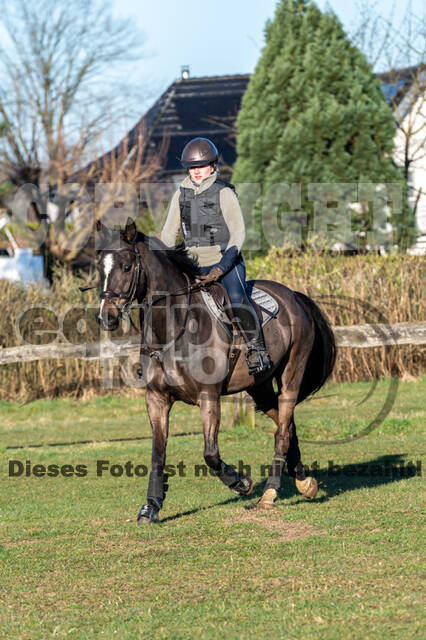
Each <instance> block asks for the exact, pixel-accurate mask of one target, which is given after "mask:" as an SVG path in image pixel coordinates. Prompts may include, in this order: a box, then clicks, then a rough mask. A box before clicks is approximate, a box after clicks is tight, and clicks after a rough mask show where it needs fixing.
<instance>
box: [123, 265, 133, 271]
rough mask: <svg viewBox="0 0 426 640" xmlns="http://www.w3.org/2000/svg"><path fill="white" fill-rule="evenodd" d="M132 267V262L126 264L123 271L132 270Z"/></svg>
mask: <svg viewBox="0 0 426 640" xmlns="http://www.w3.org/2000/svg"><path fill="white" fill-rule="evenodd" d="M131 268H132V265H131V264H126V265H125V266H124V267H123V271H130V269H131Z"/></svg>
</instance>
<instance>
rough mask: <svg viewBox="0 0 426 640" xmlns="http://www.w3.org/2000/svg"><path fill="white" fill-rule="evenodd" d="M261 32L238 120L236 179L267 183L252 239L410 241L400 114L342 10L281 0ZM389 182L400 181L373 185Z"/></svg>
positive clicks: (263, 185)
mask: <svg viewBox="0 0 426 640" xmlns="http://www.w3.org/2000/svg"><path fill="white" fill-rule="evenodd" d="M265 35H266V44H265V47H264V49H263V51H262V54H261V57H260V60H259V62H258V64H257V66H256V69H255V71H254V73H253V75H252V77H251V79H250V82H249V85H248V87H247V91H246V93H245V95H244V97H243V100H242V105H241V109H240V112H239V115H238V120H237V133H238V137H237V154H238V156H237V162H236V165H235V169H234V175H233V181H234V182H235V183H237V184H238V183H259V184H260V185H261V196H260V197H259V198H258V199H257V202H256V206H255V220H256V225H255V228H254V229H253V228H252V229H250V225H249V224H248V225H247V226H248V228H249V234H248V235H249V237H250V232H251V233H252V234H253V232H254V234H255V235H256V236H259V234H261V236H262V246H263V247H264V248H266V247H267V246H268V245H270V244H271V243H273V244H279V243H281V242H282V241H283V237H284V239H285V241H287V242H289V243H290V244H296V245H297V244H298V243H299V238H301V240H302V243H303V244H306V243H308V244H313V245H315V242H316V240H317V239H319V246H320V247H321V248H326V246H325V244H324V241H325V238H326V237H327V238H329V239H332V241H333V242H336V241H341V242H342V243H343V244H345V246H353V245H354V244H355V246H356V247H357V248H365V247H367V246H368V245H369V246H370V247H375V246H377V245H378V244H385V243H386V241H387V242H388V243H390V244H394V243H395V242H398V241H400V240H401V239H404V242H400V244H401V245H402V244H405V245H407V244H410V242H412V240H413V239H414V235H415V234H414V232H413V229H414V226H413V220H412V215H411V216H410V210H409V208H408V204H407V198H406V190H405V185H404V179H403V175H402V172H401V171H400V170H399V169H398V168H397V167H396V166H395V164H394V162H393V159H392V154H393V139H394V135H395V123H394V118H393V114H392V110H391V108H390V107H389V106H388V104H387V103H386V100H385V96H384V93H383V91H382V88H381V84H380V81H379V80H378V79H377V78H376V76H375V75H374V73H373V71H372V67H371V65H370V64H369V62H368V61H367V59H366V57H365V56H364V54H362V53H361V52H360V51H359V49H358V48H357V47H356V46H354V45H353V44H352V43H351V42H350V40H349V38H348V37H347V36H346V34H345V32H344V30H343V27H342V25H341V23H340V21H339V19H338V18H337V16H336V15H335V14H334V13H332V12H330V11H327V12H321V11H320V10H319V9H318V7H317V6H316V5H315V3H314V2H311V1H310V0H281V2H280V3H279V4H278V6H277V9H276V13H275V16H274V18H273V20H272V21H269V22H268V23H267V24H266V29H265ZM360 183H363V187H362V188H361V187H357V186H356V185H359V184H360ZM383 183H384V184H389V183H392V184H393V185H395V186H393V187H392V188H390V191H389V190H386V189H383V188H382V189H381V188H379V187H376V186H373V185H377V184H383ZM283 184H284V185H293V187H292V188H289V187H286V186H280V185H283ZM327 184H328V185H329V186H328V187H327V186H325V185H327ZM299 185H300V188H301V197H300V198H298V196H297V192H298V189H299V192H300V188H299ZM369 185H372V186H369ZM240 191H241V195H242V200H243V206H244V187H241V190H240ZM361 196H362V197H361ZM361 200H362V201H361ZM330 201H331V204H333V203H334V206H331V207H330ZM390 201H391V202H390ZM353 202H358V203H359V204H358V205H357V206H355V207H350V204H351V203H353ZM389 204H390V206H389ZM314 210H315V211H314ZM348 211H349V214H348ZM389 215H390V221H391V223H392V226H393V233H392V234H391V235H389V225H387V222H388V221H389ZM277 216H278V218H277ZM348 216H349V217H348ZM351 218H352V219H351ZM280 229H282V230H283V231H284V233H283V234H282V235H281V236H280ZM317 236H318V238H317ZM252 240H253V238H252ZM299 244H300V243H299ZM251 246H252V247H256V246H258V244H257V245H256V243H253V242H252V244H251Z"/></svg>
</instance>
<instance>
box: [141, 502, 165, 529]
mask: <svg viewBox="0 0 426 640" xmlns="http://www.w3.org/2000/svg"><path fill="white" fill-rule="evenodd" d="M157 522H160V517H159V515H158V509H156V508H155V507H153V506H152V504H144V505H143V507H142V508H141V510H140V511H139V514H138V520H137V523H138V525H142V524H156V523H157Z"/></svg>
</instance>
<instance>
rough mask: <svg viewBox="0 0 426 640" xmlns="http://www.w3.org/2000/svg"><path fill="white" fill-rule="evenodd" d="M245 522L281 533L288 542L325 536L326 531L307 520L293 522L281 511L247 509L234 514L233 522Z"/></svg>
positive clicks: (281, 536)
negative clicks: (316, 527) (320, 529)
mask: <svg viewBox="0 0 426 640" xmlns="http://www.w3.org/2000/svg"><path fill="white" fill-rule="evenodd" d="M235 521H237V522H245V523H250V524H251V523H253V524H257V525H259V526H261V527H264V528H265V529H267V530H268V531H273V532H274V533H277V534H279V538H280V540H285V541H287V542H289V541H291V540H297V539H299V538H307V537H308V536H324V535H326V532H325V531H319V530H318V529H315V527H313V526H312V525H311V524H308V523H307V522H294V521H293V522H291V521H288V520H286V519H285V517H284V515H283V513H282V512H280V511H274V510H271V511H252V510H245V511H243V512H242V513H240V514H239V515H236V514H235V516H234V518H233V522H235Z"/></svg>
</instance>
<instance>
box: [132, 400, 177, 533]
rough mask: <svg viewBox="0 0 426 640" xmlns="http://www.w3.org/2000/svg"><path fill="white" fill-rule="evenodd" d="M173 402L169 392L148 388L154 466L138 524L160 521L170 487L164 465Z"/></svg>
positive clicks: (147, 405)
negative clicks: (161, 510)
mask: <svg viewBox="0 0 426 640" xmlns="http://www.w3.org/2000/svg"><path fill="white" fill-rule="evenodd" d="M172 404H173V401H172V400H171V398H170V396H169V395H168V394H166V393H160V392H158V391H150V390H148V389H147V392H146V408H147V410H148V415H149V419H150V422H151V427H152V467H151V473H150V475H149V482H148V492H147V504H144V505H143V507H142V508H141V510H140V511H139V515H138V524H146V523H151V522H159V516H158V512H159V511H160V509H161V507H162V506H163V502H164V498H165V496H166V491H167V488H168V485H167V477H166V476H165V474H164V465H165V462H166V447H167V437H168V435H169V413H170V409H171V407H172Z"/></svg>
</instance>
